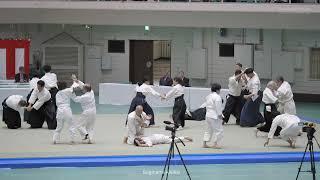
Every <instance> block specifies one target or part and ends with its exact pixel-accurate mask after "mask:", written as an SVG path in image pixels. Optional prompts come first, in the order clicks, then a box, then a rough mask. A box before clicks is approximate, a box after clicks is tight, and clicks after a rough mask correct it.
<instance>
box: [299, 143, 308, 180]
mask: <svg viewBox="0 0 320 180" xmlns="http://www.w3.org/2000/svg"><path fill="white" fill-rule="evenodd" d="M308 146H309V143H308V144H307V146H306V148H305V150H304V153H303V156H302V159H301V162H300V166H299V168H298V169H299V171H298V174H297V177H296V180H298V178H299V174H300V172H301V167H302V163H303V161H304V158H305V156H306V153H307V149H308Z"/></svg>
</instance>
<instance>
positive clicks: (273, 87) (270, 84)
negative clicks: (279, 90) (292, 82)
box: [267, 81, 277, 90]
mask: <svg viewBox="0 0 320 180" xmlns="http://www.w3.org/2000/svg"><path fill="white" fill-rule="evenodd" d="M276 86H277V84H276V82H274V81H269V82H268V84H267V87H268V88H269V89H271V90H275V89H276Z"/></svg>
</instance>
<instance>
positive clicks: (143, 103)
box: [126, 92, 155, 125]
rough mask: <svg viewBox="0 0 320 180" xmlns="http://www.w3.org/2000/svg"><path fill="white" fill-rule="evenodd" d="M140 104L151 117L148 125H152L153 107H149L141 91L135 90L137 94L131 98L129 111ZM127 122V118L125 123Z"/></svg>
mask: <svg viewBox="0 0 320 180" xmlns="http://www.w3.org/2000/svg"><path fill="white" fill-rule="evenodd" d="M139 105H141V106H142V107H143V111H144V112H145V113H146V114H147V115H151V116H152V118H151V119H150V125H154V124H155V122H154V112H153V109H152V108H151V106H150V105H149V104H148V102H147V101H146V96H145V95H143V94H142V93H141V92H137V95H136V96H135V97H134V98H133V99H132V101H131V104H130V108H129V112H128V114H129V113H131V112H133V111H135V110H136V107H137V106H139ZM127 123H128V120H127V121H126V125H127Z"/></svg>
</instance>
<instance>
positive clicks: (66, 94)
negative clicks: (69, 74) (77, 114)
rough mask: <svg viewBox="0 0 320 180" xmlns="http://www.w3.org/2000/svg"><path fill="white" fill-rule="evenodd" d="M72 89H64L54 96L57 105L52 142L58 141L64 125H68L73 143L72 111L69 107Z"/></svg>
mask: <svg viewBox="0 0 320 180" xmlns="http://www.w3.org/2000/svg"><path fill="white" fill-rule="evenodd" d="M72 93H73V90H72V88H66V89H63V90H60V91H59V92H58V93H57V95H56V105H57V108H58V109H57V115H56V118H57V128H56V130H55V131H54V134H53V142H54V143H55V142H56V141H58V140H60V134H61V131H62V129H63V126H64V124H65V123H68V124H69V132H70V139H71V142H73V141H74V137H75V133H76V132H75V130H74V125H73V120H72V111H71V107H70V98H71V97H72Z"/></svg>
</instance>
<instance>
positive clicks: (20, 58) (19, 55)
mask: <svg viewBox="0 0 320 180" xmlns="http://www.w3.org/2000/svg"><path fill="white" fill-rule="evenodd" d="M15 53H16V54H15V56H16V63H15V72H16V73H18V72H19V67H20V66H23V67H24V48H16V49H15Z"/></svg>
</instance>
